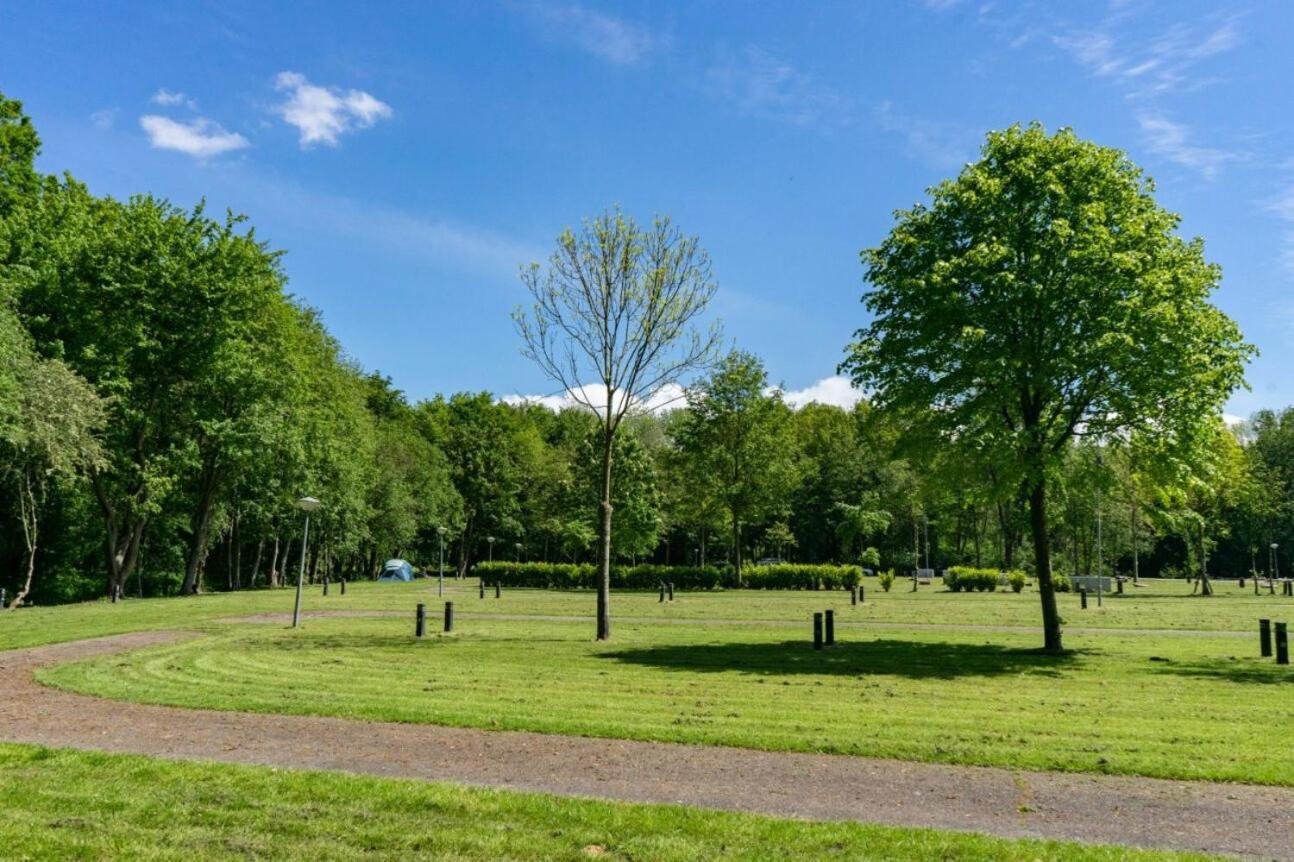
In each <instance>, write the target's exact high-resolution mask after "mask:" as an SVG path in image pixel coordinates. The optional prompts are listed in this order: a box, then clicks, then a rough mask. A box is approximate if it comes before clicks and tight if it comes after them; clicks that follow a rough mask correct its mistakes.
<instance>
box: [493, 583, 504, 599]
mask: <svg viewBox="0 0 1294 862" xmlns="http://www.w3.org/2000/svg"><path fill="white" fill-rule="evenodd" d="M501 595H503V581H495V582H494V597H495V598H496V599H497V598H498V597H499V596H501Z"/></svg>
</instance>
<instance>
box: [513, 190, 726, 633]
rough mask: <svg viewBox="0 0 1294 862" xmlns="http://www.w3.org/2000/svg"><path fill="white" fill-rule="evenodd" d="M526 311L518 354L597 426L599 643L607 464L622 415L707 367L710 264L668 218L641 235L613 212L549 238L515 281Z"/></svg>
mask: <svg viewBox="0 0 1294 862" xmlns="http://www.w3.org/2000/svg"><path fill="white" fill-rule="evenodd" d="M523 280H524V281H525V284H526V288H527V289H528V290H529V291H530V295H531V298H532V299H533V304H532V305H531V307H530V309H528V310H526V309H517V312H516V314H515V315H514V320H515V321H516V324H517V331H518V333H519V334H520V335H521V340H522V345H523V346H522V353H523V354H525V355H526V356H527V357H528V358H530V359H531V360H532V361H534V362H535V363H536V364H537V365H538V366H539V367H540V369H542V370H543V372H544V373H545V374H546V375H548V377H549V378H551V379H552V380H553V381H554V382H555V383H556V384H557V385H559V386H560V387H561V388H562V390H563V391H564V392H567V393H569V394H570V395H571V397H573V398H574V399H575V400H576V401H578V402H579V403H580V404H582V405H584V406H585V407H586V408H588V409H589V410H591V411H593V412H594V413H595V414H596V415H597V416H598V420H599V424H600V427H601V440H600V441H599V446H598V449H599V452H598V455H599V458H600V461H601V474H602V481H601V494H600V497H601V500H600V507H601V519H600V524H599V527H598V535H599V540H600V543H601V544H600V549H599V560H598V565H599V576H598V608H597V637H598V640H606V639H607V638H609V637H611V543H612V539H613V533H612V511H613V509H614V502H613V499H612V462H613V455H614V451H615V440H616V435H617V432H618V431H619V430H620V426H621V423H622V422H623V421H624V419H625V417H626V416H627V415H628V414H629V413H630V411H632V410H635V409H638V408H639V407H640V406H641V405H642V404H643V403H644V402H645V401H646V400H647V399H648V398H650V397H651V396H653V395H655V394H656V393H657V392H659V391H661V389H662V388H663V387H665V386H667V385H668V384H671V383H674V382H675V381H677V380H678V379H679V378H680V376H681V375H683V374H686V373H688V372H690V371H691V370H693V369H696V368H699V367H702V366H704V365H705V364H707V363H708V362H709V361H710V359H711V356H712V353H713V351H714V349H715V346H716V345H717V344H718V341H719V331H718V328H717V325H716V326H712V327H711V328H710V329H709V330H708V331H707V330H702V329H699V328H697V327H696V324H697V322H698V320H699V318H700V317H701V315H702V314H703V312H704V311H705V309H706V306H707V305H709V303H710V298H711V297H712V296H713V295H714V291H715V282H714V281H713V279H712V278H711V275H710V260H709V257H708V256H707V255H706V253H705V251H703V250H702V248H701V245H700V243H699V242H698V241H697V239H696V238H695V237H689V236H685V235H684V234H683V233H682V232H681V231H679V230H678V229H677V228H675V227H673V226H672V225H671V224H670V222H669V220H668V219H665V218H658V219H656V220H655V221H654V222H653V223H652V225H651V226H650V227H647V228H641V227H639V226H638V223H637V222H636V221H634V220H633V219H632V218H628V217H626V216H624V215H622V214H621V213H620V212H619V211H614V212H608V213H604V214H603V215H601V216H598V217H597V218H594V219H591V220H589V221H587V222H585V223H584V226H583V228H582V229H581V230H580V231H579V232H578V233H576V232H574V231H571V230H567V231H565V232H563V233H562V235H561V236H559V237H558V238H557V249H556V251H554V252H553V254H552V256H551V257H550V258H549V262H548V267H547V269H546V270H541V269H540V267H539V265H538V264H534V265H532V266H531V267H530V269H528V270H526V271H525V273H524V274H523Z"/></svg>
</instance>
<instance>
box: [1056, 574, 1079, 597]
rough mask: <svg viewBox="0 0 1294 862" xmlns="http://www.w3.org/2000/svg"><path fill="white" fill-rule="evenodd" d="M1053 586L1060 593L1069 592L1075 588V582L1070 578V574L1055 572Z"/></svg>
mask: <svg viewBox="0 0 1294 862" xmlns="http://www.w3.org/2000/svg"><path fill="white" fill-rule="evenodd" d="M1051 586H1052V589H1054V590H1055V591H1056V592H1058V593H1067V592H1069V591H1070V590H1072V589H1073V588H1074V583H1073V582H1072V581H1071V580H1070V579H1069V575H1057V574H1053V575H1052V576H1051Z"/></svg>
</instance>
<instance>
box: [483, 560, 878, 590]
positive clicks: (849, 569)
mask: <svg viewBox="0 0 1294 862" xmlns="http://www.w3.org/2000/svg"><path fill="white" fill-rule="evenodd" d="M472 571H473V573H474V574H476V575H478V576H479V577H482V578H484V579H485V581H486V582H487V583H491V584H493V583H495V582H500V583H502V584H503V585H504V586H505V587H532V588H538V589H560V590H581V589H593V588H594V587H595V586H597V575H598V570H597V567H596V566H593V565H591V564H589V563H510V562H494V563H477V564H476V566H475V568H474V569H473V570H472ZM742 576H743V577H742V584H741V586H743V587H747V588H749V589H758V590H819V589H822V590H833V589H848V588H849V587H852V586H854V585H855V584H857V583H858V579H859V578H860V577H861V576H862V569H860V568H859V567H858V566H809V565H793V564H787V563H783V564H778V565H772V566H750V567H748V568H746V569H745V570H744V571H743V572H742ZM662 582H664V583H672V584H674V589H676V590H714V589H719V588H722V587H728V588H732V587H736V586H737V577H736V573H735V572H734V570H733V568H732V567H731V566H660V565H654V564H646V563H644V564H642V565H637V566H612V567H611V586H612V587H613V588H618V589H625V590H654V589H656V588H657V587H658V586H659V585H660V584H661V583H662Z"/></svg>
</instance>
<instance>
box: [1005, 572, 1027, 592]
mask: <svg viewBox="0 0 1294 862" xmlns="http://www.w3.org/2000/svg"><path fill="white" fill-rule="evenodd" d="M1025 580H1026V578H1025V574H1024V572H1022V571H1020V570H1019V569H1012V570H1011V571H1009V572H1007V573H1006V582H1007V583H1008V584H1010V585H1011V592H1013V593H1020V592H1024V582H1025Z"/></svg>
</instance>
